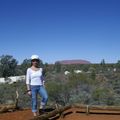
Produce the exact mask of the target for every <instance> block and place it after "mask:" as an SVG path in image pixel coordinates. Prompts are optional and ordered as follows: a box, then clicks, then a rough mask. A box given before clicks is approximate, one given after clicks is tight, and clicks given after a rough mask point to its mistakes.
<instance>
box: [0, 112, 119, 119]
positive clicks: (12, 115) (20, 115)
mask: <svg viewBox="0 0 120 120" xmlns="http://www.w3.org/2000/svg"><path fill="white" fill-rule="evenodd" d="M31 118H33V116H32V112H31V110H23V111H15V112H9V113H2V114H0V120H29V119H31ZM58 120H120V115H105V114H90V115H86V114H85V113H72V114H69V115H66V116H65V117H64V118H59V119H58Z"/></svg>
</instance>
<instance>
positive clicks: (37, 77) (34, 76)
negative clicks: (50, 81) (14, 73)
mask: <svg viewBox="0 0 120 120" xmlns="http://www.w3.org/2000/svg"><path fill="white" fill-rule="evenodd" d="M42 71H43V69H42V68H40V69H39V70H37V71H34V70H32V69H31V68H28V69H27V73H26V84H29V85H43V84H44V80H43V76H42Z"/></svg>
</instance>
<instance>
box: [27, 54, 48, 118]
mask: <svg viewBox="0 0 120 120" xmlns="http://www.w3.org/2000/svg"><path fill="white" fill-rule="evenodd" d="M39 62H40V59H39V56H38V55H32V56H31V67H30V68H28V69H27V73H26V84H27V92H28V95H30V96H31V98H32V112H33V116H37V94H38V93H39V94H40V96H41V97H42V100H41V103H40V109H43V110H44V109H45V105H46V103H47V100H48V95H47V91H46V89H45V87H44V79H43V74H42V73H43V69H42V68H40V67H39Z"/></svg>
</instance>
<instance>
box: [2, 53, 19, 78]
mask: <svg viewBox="0 0 120 120" xmlns="http://www.w3.org/2000/svg"><path fill="white" fill-rule="evenodd" d="M17 63H18V62H17V60H16V59H14V58H13V56H11V55H2V56H1V57H0V71H1V77H4V78H6V77H9V76H14V75H16V67H17Z"/></svg>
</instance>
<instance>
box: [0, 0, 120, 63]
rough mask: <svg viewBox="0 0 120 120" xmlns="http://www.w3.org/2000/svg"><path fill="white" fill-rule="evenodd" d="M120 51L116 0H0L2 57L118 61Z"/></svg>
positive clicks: (119, 1)
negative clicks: (35, 56)
mask: <svg viewBox="0 0 120 120" xmlns="http://www.w3.org/2000/svg"><path fill="white" fill-rule="evenodd" d="M119 52H120V0H0V56H1V55H3V54H4V55H6V54H8V55H12V56H13V57H14V58H16V59H17V60H18V61H19V62H22V61H23V60H24V59H25V58H30V56H31V55H32V54H38V55H39V56H40V58H41V59H42V60H43V62H47V63H54V62H55V61H57V60H65V59H69V60H70V59H84V60H88V61H90V62H91V63H100V62H101V60H102V59H105V61H106V63H116V62H117V61H118V60H120V53H119Z"/></svg>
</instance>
